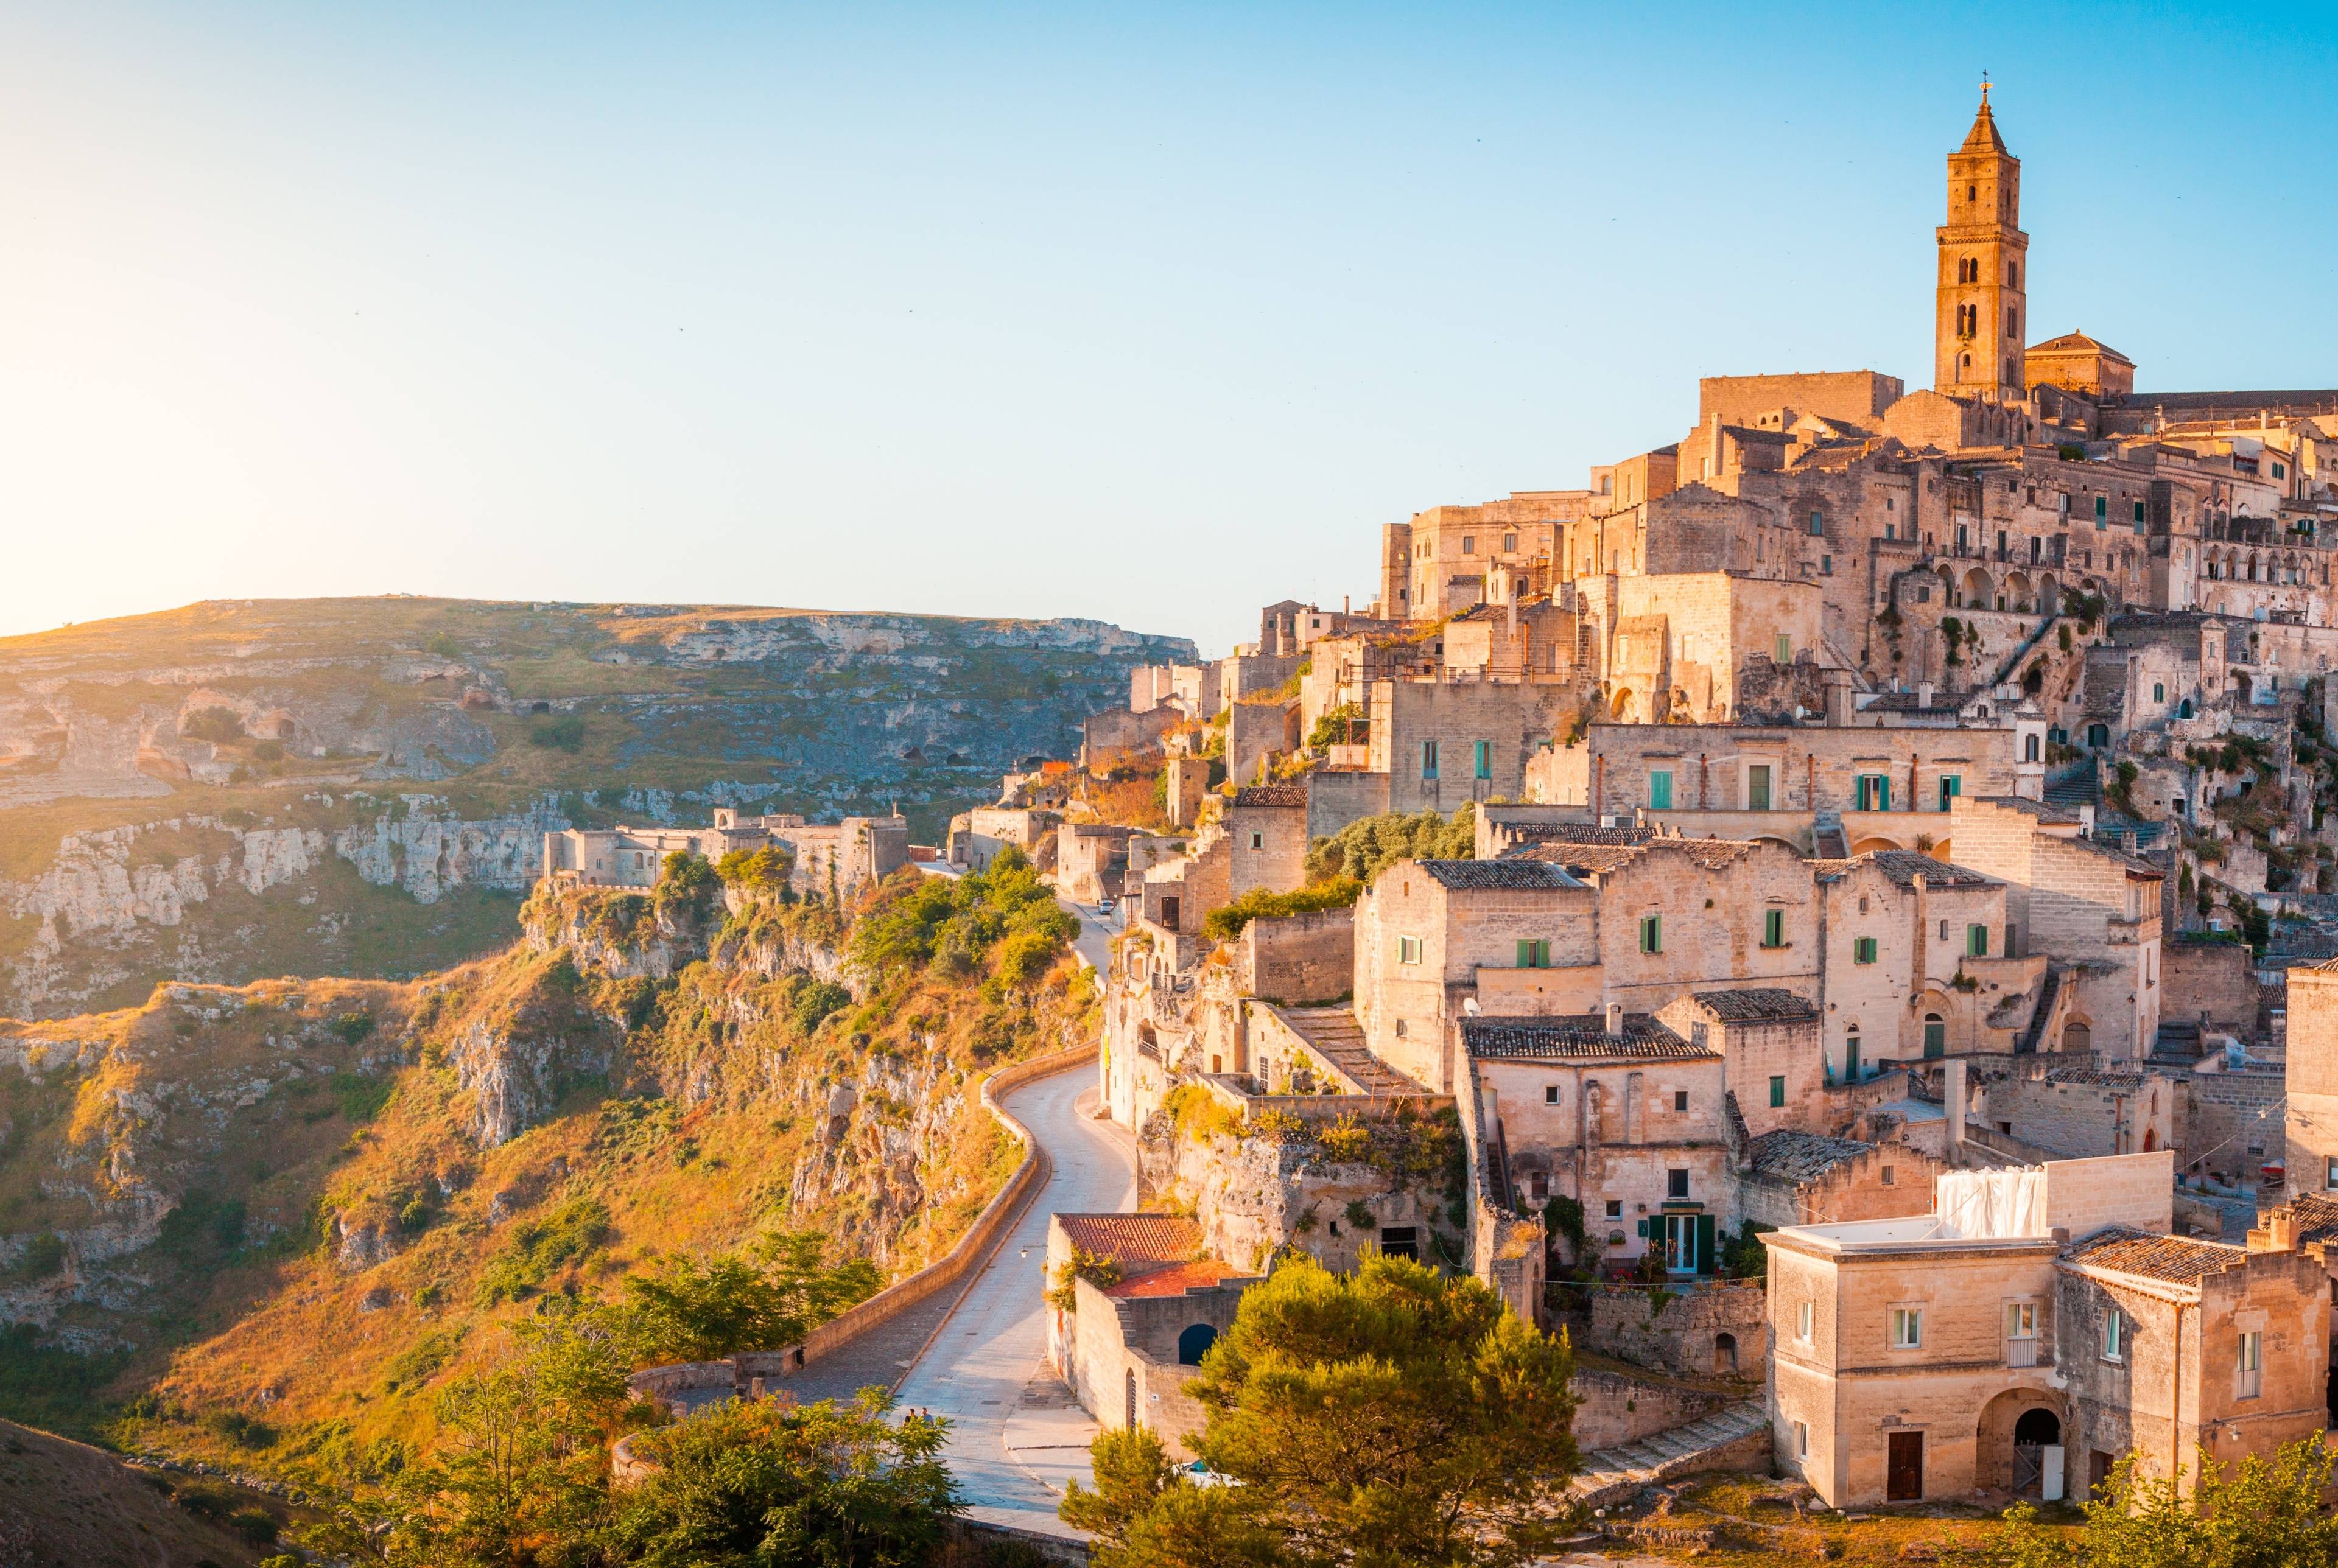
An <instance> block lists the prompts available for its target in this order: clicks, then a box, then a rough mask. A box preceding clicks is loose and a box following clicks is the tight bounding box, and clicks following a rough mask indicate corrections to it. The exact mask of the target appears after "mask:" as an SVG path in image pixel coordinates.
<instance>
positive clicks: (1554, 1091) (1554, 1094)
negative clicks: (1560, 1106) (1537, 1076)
mask: <svg viewBox="0 0 2338 1568" xmlns="http://www.w3.org/2000/svg"><path fill="white" fill-rule="evenodd" d="M1542 1103H1544V1104H1546V1105H1556V1104H1557V1103H1558V1085H1557V1084H1556V1083H1546V1084H1544V1085H1543V1086H1542Z"/></svg>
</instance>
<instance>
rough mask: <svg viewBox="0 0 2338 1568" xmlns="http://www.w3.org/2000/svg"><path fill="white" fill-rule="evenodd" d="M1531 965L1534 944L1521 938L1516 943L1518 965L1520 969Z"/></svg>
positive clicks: (1532, 964)
mask: <svg viewBox="0 0 2338 1568" xmlns="http://www.w3.org/2000/svg"><path fill="white" fill-rule="evenodd" d="M1533 966H1534V944H1533V943H1531V942H1528V941H1525V940H1523V939H1522V940H1520V942H1519V943H1518V967H1519V968H1521V969H1529V968H1532V967H1533Z"/></svg>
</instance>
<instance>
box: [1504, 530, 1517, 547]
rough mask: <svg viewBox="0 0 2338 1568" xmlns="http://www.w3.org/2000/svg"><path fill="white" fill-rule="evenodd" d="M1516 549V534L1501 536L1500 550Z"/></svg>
mask: <svg viewBox="0 0 2338 1568" xmlns="http://www.w3.org/2000/svg"><path fill="white" fill-rule="evenodd" d="M1502 548H1503V549H1505V550H1515V549H1517V548H1518V535H1517V534H1503V535H1502Z"/></svg>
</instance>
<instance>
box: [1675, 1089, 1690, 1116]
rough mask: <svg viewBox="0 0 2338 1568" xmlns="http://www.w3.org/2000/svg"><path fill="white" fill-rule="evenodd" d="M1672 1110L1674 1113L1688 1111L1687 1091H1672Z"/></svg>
mask: <svg viewBox="0 0 2338 1568" xmlns="http://www.w3.org/2000/svg"><path fill="white" fill-rule="evenodd" d="M1673 1109H1674V1110H1675V1111H1685V1110H1687V1109H1688V1091H1687V1090H1685V1089H1675V1090H1674V1091H1673Z"/></svg>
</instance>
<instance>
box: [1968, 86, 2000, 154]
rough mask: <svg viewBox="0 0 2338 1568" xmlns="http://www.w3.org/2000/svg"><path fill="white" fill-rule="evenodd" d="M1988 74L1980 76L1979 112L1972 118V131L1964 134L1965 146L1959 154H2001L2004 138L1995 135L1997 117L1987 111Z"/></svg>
mask: <svg viewBox="0 0 2338 1568" xmlns="http://www.w3.org/2000/svg"><path fill="white" fill-rule="evenodd" d="M1957 151H1958V152H2004V151H2005V138H2004V137H2002V136H1999V134H1998V133H1997V116H1996V115H1994V114H1992V113H1989V73H1988V72H1986V71H1984V72H1982V73H1980V111H1979V113H1976V114H1975V115H1974V116H1973V122H1972V129H1971V130H1970V132H1966V134H1965V144H1964V145H1963V146H1962V147H1960V148H1958V149H1957Z"/></svg>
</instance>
